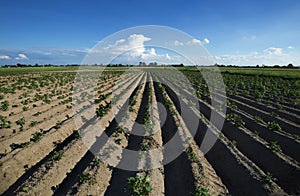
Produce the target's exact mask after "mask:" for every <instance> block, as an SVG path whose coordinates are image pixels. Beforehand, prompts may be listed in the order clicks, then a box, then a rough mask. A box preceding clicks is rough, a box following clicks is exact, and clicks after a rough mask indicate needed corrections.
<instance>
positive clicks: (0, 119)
mask: <svg viewBox="0 0 300 196" xmlns="http://www.w3.org/2000/svg"><path fill="white" fill-rule="evenodd" d="M10 127H11V122H10V121H9V120H8V118H7V117H6V116H1V115H0V129H5V128H10Z"/></svg>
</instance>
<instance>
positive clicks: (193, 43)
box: [187, 38, 201, 45]
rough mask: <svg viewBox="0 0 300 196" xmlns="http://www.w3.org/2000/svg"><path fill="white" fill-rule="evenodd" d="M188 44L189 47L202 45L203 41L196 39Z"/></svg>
mask: <svg viewBox="0 0 300 196" xmlns="http://www.w3.org/2000/svg"><path fill="white" fill-rule="evenodd" d="M187 44H188V45H200V44H201V41H200V40H198V39H195V38H194V39H192V40H191V41H188V42H187Z"/></svg>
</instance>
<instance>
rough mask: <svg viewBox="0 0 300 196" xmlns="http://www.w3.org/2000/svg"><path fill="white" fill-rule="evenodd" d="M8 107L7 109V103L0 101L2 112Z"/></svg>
mask: <svg viewBox="0 0 300 196" xmlns="http://www.w3.org/2000/svg"><path fill="white" fill-rule="evenodd" d="M8 107H9V103H8V101H2V102H1V105H0V109H1V110H2V111H7V110H8Z"/></svg>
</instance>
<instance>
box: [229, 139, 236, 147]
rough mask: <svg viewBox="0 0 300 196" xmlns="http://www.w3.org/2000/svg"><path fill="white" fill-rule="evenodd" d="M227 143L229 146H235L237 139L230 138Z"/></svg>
mask: <svg viewBox="0 0 300 196" xmlns="http://www.w3.org/2000/svg"><path fill="white" fill-rule="evenodd" d="M229 145H230V146H231V147H236V145H237V141H235V140H231V141H229Z"/></svg>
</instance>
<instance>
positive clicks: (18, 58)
mask: <svg viewBox="0 0 300 196" xmlns="http://www.w3.org/2000/svg"><path fill="white" fill-rule="evenodd" d="M15 59H16V60H28V59H29V58H28V57H27V56H26V55H25V54H18V56H17V57H16V58H15Z"/></svg>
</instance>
